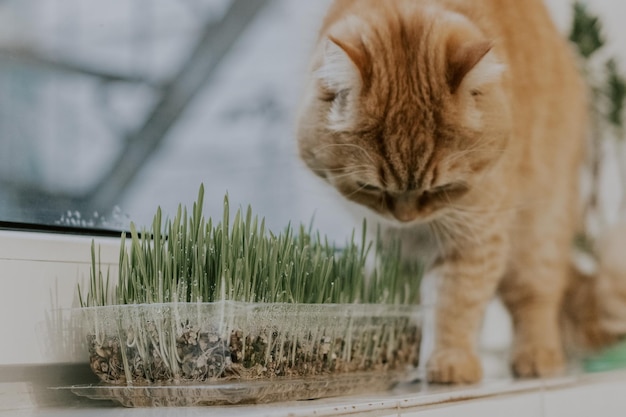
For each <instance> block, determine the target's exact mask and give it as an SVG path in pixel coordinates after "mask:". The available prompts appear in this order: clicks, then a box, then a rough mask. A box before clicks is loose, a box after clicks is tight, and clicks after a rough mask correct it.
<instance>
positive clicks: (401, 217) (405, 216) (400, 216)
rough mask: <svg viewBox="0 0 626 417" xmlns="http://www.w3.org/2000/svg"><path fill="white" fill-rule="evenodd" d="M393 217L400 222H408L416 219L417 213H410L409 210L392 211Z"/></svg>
mask: <svg viewBox="0 0 626 417" xmlns="http://www.w3.org/2000/svg"><path fill="white" fill-rule="evenodd" d="M393 217H395V218H396V220H398V221H400V222H402V223H410V222H412V221H413V220H415V219H417V213H411V212H408V211H407V212H397V211H394V212H393Z"/></svg>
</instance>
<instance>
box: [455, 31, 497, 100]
mask: <svg viewBox="0 0 626 417" xmlns="http://www.w3.org/2000/svg"><path fill="white" fill-rule="evenodd" d="M492 49H493V42H491V41H475V42H469V43H468V42H465V43H459V42H452V43H451V44H450V45H449V46H448V56H447V58H448V69H447V74H446V75H447V81H448V86H449V87H450V91H451V92H452V93H453V94H454V93H456V92H457V90H458V89H459V87H460V86H461V84H462V83H463V82H464V81H465V82H467V83H468V84H472V85H471V86H470V88H479V87H480V86H481V85H484V84H487V83H490V82H494V81H497V80H498V79H499V78H500V76H501V75H502V72H503V71H504V65H502V64H501V63H500V62H498V61H497V59H495V57H494V55H493V52H492Z"/></svg>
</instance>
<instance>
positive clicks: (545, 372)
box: [512, 344, 564, 378]
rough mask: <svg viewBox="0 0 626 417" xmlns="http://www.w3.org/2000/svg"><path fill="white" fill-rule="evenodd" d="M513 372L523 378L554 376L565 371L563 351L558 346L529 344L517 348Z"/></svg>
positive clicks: (514, 354)
mask: <svg viewBox="0 0 626 417" xmlns="http://www.w3.org/2000/svg"><path fill="white" fill-rule="evenodd" d="M512 366H513V372H514V373H515V375H516V376H518V377H521V378H534V377H547V376H554V375H557V374H559V373H560V372H562V371H563V368H564V358H563V352H562V350H561V349H559V348H557V347H550V346H540V345H535V344H528V345H525V346H520V347H519V348H517V349H515V352H514V353H513V365H512Z"/></svg>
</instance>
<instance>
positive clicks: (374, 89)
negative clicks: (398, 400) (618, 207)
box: [298, 0, 626, 383]
mask: <svg viewBox="0 0 626 417" xmlns="http://www.w3.org/2000/svg"><path fill="white" fill-rule="evenodd" d="M587 108H588V107H587V101H586V87H585V85H584V82H583V80H582V78H581V76H580V75H579V73H578V71H577V69H576V61H575V57H574V54H573V52H572V50H571V49H570V47H569V46H568V45H567V44H566V42H565V40H564V39H563V38H562V36H561V35H560V34H559V33H558V32H557V30H556V29H555V27H554V25H553V23H552V21H551V20H550V17H549V14H548V12H547V10H546V8H545V6H544V4H543V3H542V1H541V0H524V1H520V0H384V1H383V0H336V1H335V2H334V3H333V4H332V6H331V8H330V10H329V12H328V15H327V18H326V20H325V22H324V24H323V27H322V30H321V36H320V38H319V42H318V45H317V48H316V50H315V53H314V57H313V64H312V70H311V75H310V82H309V84H308V87H307V91H306V94H305V97H304V102H303V106H302V111H301V114H300V116H299V126H298V142H299V147H300V153H301V156H302V158H303V160H304V161H305V162H306V164H307V165H308V167H309V168H310V169H311V170H312V171H313V172H314V173H316V174H317V175H319V176H320V177H322V178H323V179H324V180H326V181H327V182H328V183H329V184H331V185H332V186H334V187H335V188H336V189H337V190H338V191H339V193H341V194H342V195H343V196H344V197H345V198H346V199H348V200H351V201H353V202H355V203H357V204H359V205H361V206H365V207H367V208H369V209H370V210H371V211H373V212H375V213H377V214H378V215H379V217H381V218H382V219H384V222H383V223H384V224H385V225H386V226H385V227H386V229H387V232H388V233H395V234H399V235H400V236H401V237H402V238H403V239H404V241H405V245H404V254H405V256H420V255H423V254H427V253H432V254H433V255H432V257H431V259H430V267H429V269H430V271H431V272H432V273H435V274H436V275H437V278H438V280H439V282H438V298H437V304H436V335H435V350H434V353H433V354H432V356H431V358H430V360H429V362H428V365H427V370H428V379H429V380H430V381H431V382H437V383H472V382H476V381H478V380H480V379H481V377H482V370H481V365H480V361H479V359H478V356H477V354H476V346H475V345H476V334H477V331H478V330H479V327H480V326H481V322H482V318H483V314H484V311H485V307H486V305H487V303H488V302H489V301H490V300H491V299H492V297H493V296H494V295H495V294H499V295H500V296H501V298H502V299H503V301H504V303H505V305H506V306H507V307H508V309H509V310H510V312H511V315H512V318H513V323H514V326H515V345H514V351H513V352H512V368H513V371H514V373H515V374H516V375H518V376H521V377H534V376H546V375H552V374H555V373H557V372H559V371H560V370H561V369H562V368H563V364H564V353H563V350H564V349H563V343H562V338H561V330H562V326H561V323H560V322H561V321H562V318H563V316H564V315H565V313H567V312H569V313H570V314H569V315H568V317H569V319H570V321H576V322H577V323H576V325H577V326H578V327H579V330H581V331H579V333H581V334H582V336H581V339H584V341H585V342H586V343H587V344H588V345H594V346H599V345H602V344H604V343H606V342H610V341H612V340H614V339H615V338H616V337H617V336H618V334H617V332H616V331H615V329H613V330H612V332H609V331H608V330H606V329H604V328H602V323H601V321H602V319H603V314H605V313H606V312H603V311H602V308H601V307H602V306H601V303H599V302H597V300H596V298H594V297H595V295H594V294H595V292H596V291H595V289H594V288H595V284H593V283H594V282H595V281H593V280H592V281H589V280H588V279H586V278H582V277H581V275H580V274H578V275H576V274H572V270H573V269H572V267H571V259H570V258H571V242H572V239H573V236H574V234H575V232H576V231H577V228H578V227H579V226H580V225H581V218H580V217H581V216H580V210H579V206H580V204H579V170H580V167H581V165H582V162H583V157H584V149H585V146H586V145H585V143H586V133H587ZM590 283H591V284H590ZM606 292H607V291H605V292H604V293H606ZM608 292H610V291H608ZM625 298H626V297H625ZM569 299H571V300H575V302H576V303H577V304H575V305H574V304H572V303H570V304H568V303H567V300H569ZM564 300H565V301H566V302H564ZM564 312H565V313H564ZM607 314H608V313H607ZM605 315H606V314H605ZM623 330H624V329H620V330H619V331H620V332H622V331H623Z"/></svg>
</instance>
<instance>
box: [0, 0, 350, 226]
mask: <svg viewBox="0 0 626 417" xmlns="http://www.w3.org/2000/svg"><path fill="white" fill-rule="evenodd" d="M328 4H329V1H292V0H283V1H266V0H119V1H111V2H106V1H101V2H93V1H89V2H86V1H84V0H4V1H2V2H0V221H1V222H3V223H2V224H3V225H5V226H6V225H7V224H8V225H11V224H16V223H27V224H39V225H43V226H71V227H81V228H85V227H86V228H96V229H113V230H117V229H124V228H126V227H127V224H128V222H129V220H133V221H135V222H136V223H138V224H140V225H147V224H148V223H149V222H150V221H151V219H152V215H153V214H154V212H155V210H156V208H157V206H162V207H163V209H164V211H165V213H166V214H167V215H169V216H172V215H173V214H174V213H175V210H176V208H177V205H178V204H179V203H183V204H185V205H188V204H190V203H191V202H192V201H193V200H194V199H195V197H196V193H197V190H198V187H199V185H200V183H204V184H205V187H206V195H205V209H206V212H207V213H208V214H209V215H212V216H214V217H218V218H219V217H220V216H221V211H222V204H223V197H224V195H225V193H226V192H228V193H229V196H230V199H231V202H232V203H233V205H235V206H237V205H243V206H246V205H247V204H251V205H252V206H253V209H254V211H255V212H257V213H259V214H260V215H263V216H265V217H266V218H267V220H268V222H269V224H270V226H272V227H273V228H282V227H283V226H285V225H286V224H287V222H289V221H294V222H300V221H304V222H308V221H309V220H310V219H311V218H312V217H313V216H314V214H315V212H316V208H318V207H323V206H325V205H328V204H335V203H333V200H332V197H331V196H332V194H333V193H332V191H330V190H327V189H325V188H324V187H323V186H322V185H321V184H320V183H319V181H318V180H317V179H315V178H313V177H312V176H311V175H310V174H309V173H308V172H306V170H305V169H304V168H303V166H302V164H301V162H300V161H299V159H298V156H297V148H296V143H295V138H294V121H295V113H296V110H297V105H298V100H299V96H300V94H301V92H302V89H303V83H304V77H305V71H306V68H307V66H308V59H309V54H310V51H311V48H312V47H313V44H314V41H315V38H316V35H317V30H318V27H319V24H320V20H321V18H322V17H323V14H324V12H325V9H326V8H327V6H328ZM346 219H347V217H346V216H345V215H341V214H338V213H337V212H336V211H335V212H334V213H333V216H331V215H330V214H329V213H327V212H326V210H322V211H319V212H318V213H317V214H316V224H317V225H318V226H319V227H321V228H325V229H326V230H327V231H336V233H337V234H338V235H342V236H345V234H346V233H345V232H344V230H345V231H347V230H349V229H350V228H351V227H352V225H351V222H350V221H349V220H346Z"/></svg>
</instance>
